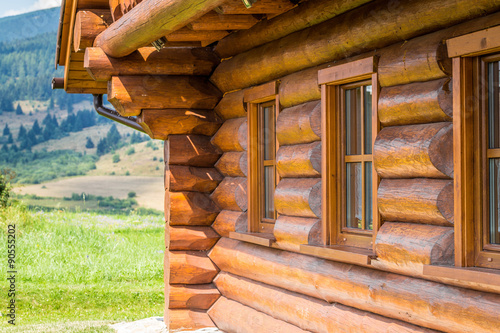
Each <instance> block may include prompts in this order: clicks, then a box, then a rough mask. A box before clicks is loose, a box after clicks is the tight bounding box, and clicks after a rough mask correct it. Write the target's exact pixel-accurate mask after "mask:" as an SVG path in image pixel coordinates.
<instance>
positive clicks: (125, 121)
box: [94, 95, 147, 134]
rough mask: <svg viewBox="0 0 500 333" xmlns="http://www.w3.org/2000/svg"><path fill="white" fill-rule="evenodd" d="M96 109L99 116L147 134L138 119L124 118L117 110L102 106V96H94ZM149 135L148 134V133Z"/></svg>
mask: <svg viewBox="0 0 500 333" xmlns="http://www.w3.org/2000/svg"><path fill="white" fill-rule="evenodd" d="M94 108H95V110H96V112H97V113H98V114H100V115H101V116H103V117H106V118H108V119H111V120H113V121H116V122H117V123H120V124H122V125H125V126H128V127H130V128H132V129H135V130H136V131H139V132H142V133H146V131H145V130H144V128H142V126H141V125H139V124H138V123H137V118H136V117H123V116H121V115H120V114H119V113H118V112H117V111H116V110H112V109H109V108H107V107H105V106H104V105H103V104H102V95H94ZM146 134H147V133H146Z"/></svg>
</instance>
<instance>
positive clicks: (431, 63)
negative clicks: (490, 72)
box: [378, 29, 451, 87]
mask: <svg viewBox="0 0 500 333" xmlns="http://www.w3.org/2000/svg"><path fill="white" fill-rule="evenodd" d="M447 30H449V29H447ZM446 35H448V32H447V31H446V32H443V31H439V32H435V33H432V34H429V35H426V36H422V37H418V38H414V39H411V40H410V41H405V42H403V43H397V44H395V45H392V46H390V47H387V48H386V49H384V52H383V55H382V56H381V57H380V60H379V63H378V73H379V76H378V81H379V84H380V86H382V87H388V86H396V85H400V84H408V83H411V82H423V81H430V80H435V79H440V78H444V77H446V76H449V75H451V59H450V58H448V54H447V50H446V44H445V43H443V41H444V39H445V38H446ZM402 55H404V56H403V57H402Z"/></svg>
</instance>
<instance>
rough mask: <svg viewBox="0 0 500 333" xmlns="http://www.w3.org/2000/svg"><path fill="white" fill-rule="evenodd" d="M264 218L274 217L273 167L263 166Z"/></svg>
mask: <svg viewBox="0 0 500 333" xmlns="http://www.w3.org/2000/svg"><path fill="white" fill-rule="evenodd" d="M264 189H265V190H264V218H268V219H274V167H272V166H271V167H264Z"/></svg>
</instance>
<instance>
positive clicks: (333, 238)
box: [303, 57, 380, 262]
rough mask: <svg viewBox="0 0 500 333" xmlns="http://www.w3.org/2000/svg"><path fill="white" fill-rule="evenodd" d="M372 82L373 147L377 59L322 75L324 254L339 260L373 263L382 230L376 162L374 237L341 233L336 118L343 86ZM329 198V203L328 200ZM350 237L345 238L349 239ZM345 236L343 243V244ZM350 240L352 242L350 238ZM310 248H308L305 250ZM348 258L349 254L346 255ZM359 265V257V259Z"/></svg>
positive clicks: (338, 144)
mask: <svg viewBox="0 0 500 333" xmlns="http://www.w3.org/2000/svg"><path fill="white" fill-rule="evenodd" d="M366 80H371V85H372V147H373V143H374V142H375V138H376V135H377V133H378V131H379V129H380V125H379V122H378V114H377V106H378V102H377V101H378V92H379V87H378V77H377V58H376V57H368V58H365V59H361V60H357V61H353V62H350V63H347V64H343V65H339V66H335V67H330V68H326V69H323V70H320V71H319V72H318V84H320V85H321V103H322V108H321V117H322V118H321V123H322V124H323V125H324V126H325V128H327V129H328V130H322V131H321V136H322V137H321V140H322V170H321V171H322V197H323V198H324V199H323V201H322V227H323V230H322V231H323V233H322V236H323V244H324V245H325V246H324V247H323V250H322V251H326V252H328V251H330V252H331V256H332V258H338V257H339V256H340V255H339V254H340V253H341V252H339V251H344V253H345V252H353V253H357V254H359V255H363V256H365V257H364V258H362V259H361V260H362V261H365V260H366V261H367V262H369V260H370V258H371V257H372V254H373V244H374V243H375V238H376V234H377V230H378V229H379V227H380V226H379V223H380V222H379V221H380V218H379V214H378V207H377V188H378V183H379V178H378V176H377V173H376V171H375V169H374V166H373V163H372V210H373V231H372V232H370V234H371V237H366V236H365V235H362V234H363V233H366V232H364V231H360V232H352V233H351V232H350V233H349V235H347V234H346V233H343V231H342V230H341V227H342V221H341V219H339V218H338V216H340V215H341V214H339V210H341V212H342V211H343V210H344V208H342V209H341V208H340V207H339V206H338V203H339V201H340V198H339V193H340V187H341V185H339V183H338V180H336V175H337V173H338V171H337V170H338V164H339V161H341V160H342V158H341V156H340V155H339V154H340V142H339V138H338V137H337V133H338V129H337V127H338V126H339V121H338V119H336V117H335V115H336V114H338V112H332V110H338V108H339V105H338V102H339V101H338V96H339V90H340V89H341V86H342V85H345V84H348V83H355V82H361V81H366ZM326 198H329V200H326ZM344 235H345V236H348V237H345V236H344ZM340 237H342V240H344V244H342V243H343V242H342V241H341V242H339V241H338V240H339V238H340ZM348 238H349V239H348ZM306 248H308V247H307V246H304V247H303V249H306ZM359 248H361V249H362V248H364V249H367V250H368V252H366V251H365V252H363V251H361V252H360V251H359ZM345 256H346V257H348V254H347V253H345ZM356 260H358V262H359V258H357V259H356ZM339 261H340V260H339Z"/></svg>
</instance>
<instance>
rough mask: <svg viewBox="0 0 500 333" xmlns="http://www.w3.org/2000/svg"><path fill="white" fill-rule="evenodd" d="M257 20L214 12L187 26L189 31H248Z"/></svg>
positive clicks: (249, 16)
mask: <svg viewBox="0 0 500 333" xmlns="http://www.w3.org/2000/svg"><path fill="white" fill-rule="evenodd" d="M257 22H259V20H258V19H257V18H256V17H255V16H253V15H244V14H236V15H231V14H219V13H216V12H215V11H212V12H208V13H206V14H205V15H203V16H202V17H200V18H199V19H197V20H194V21H192V22H191V23H189V24H188V25H187V27H188V28H189V29H191V30H195V31H196V30H240V29H249V28H251V27H252V26H254V25H255V24H256V23H257Z"/></svg>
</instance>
